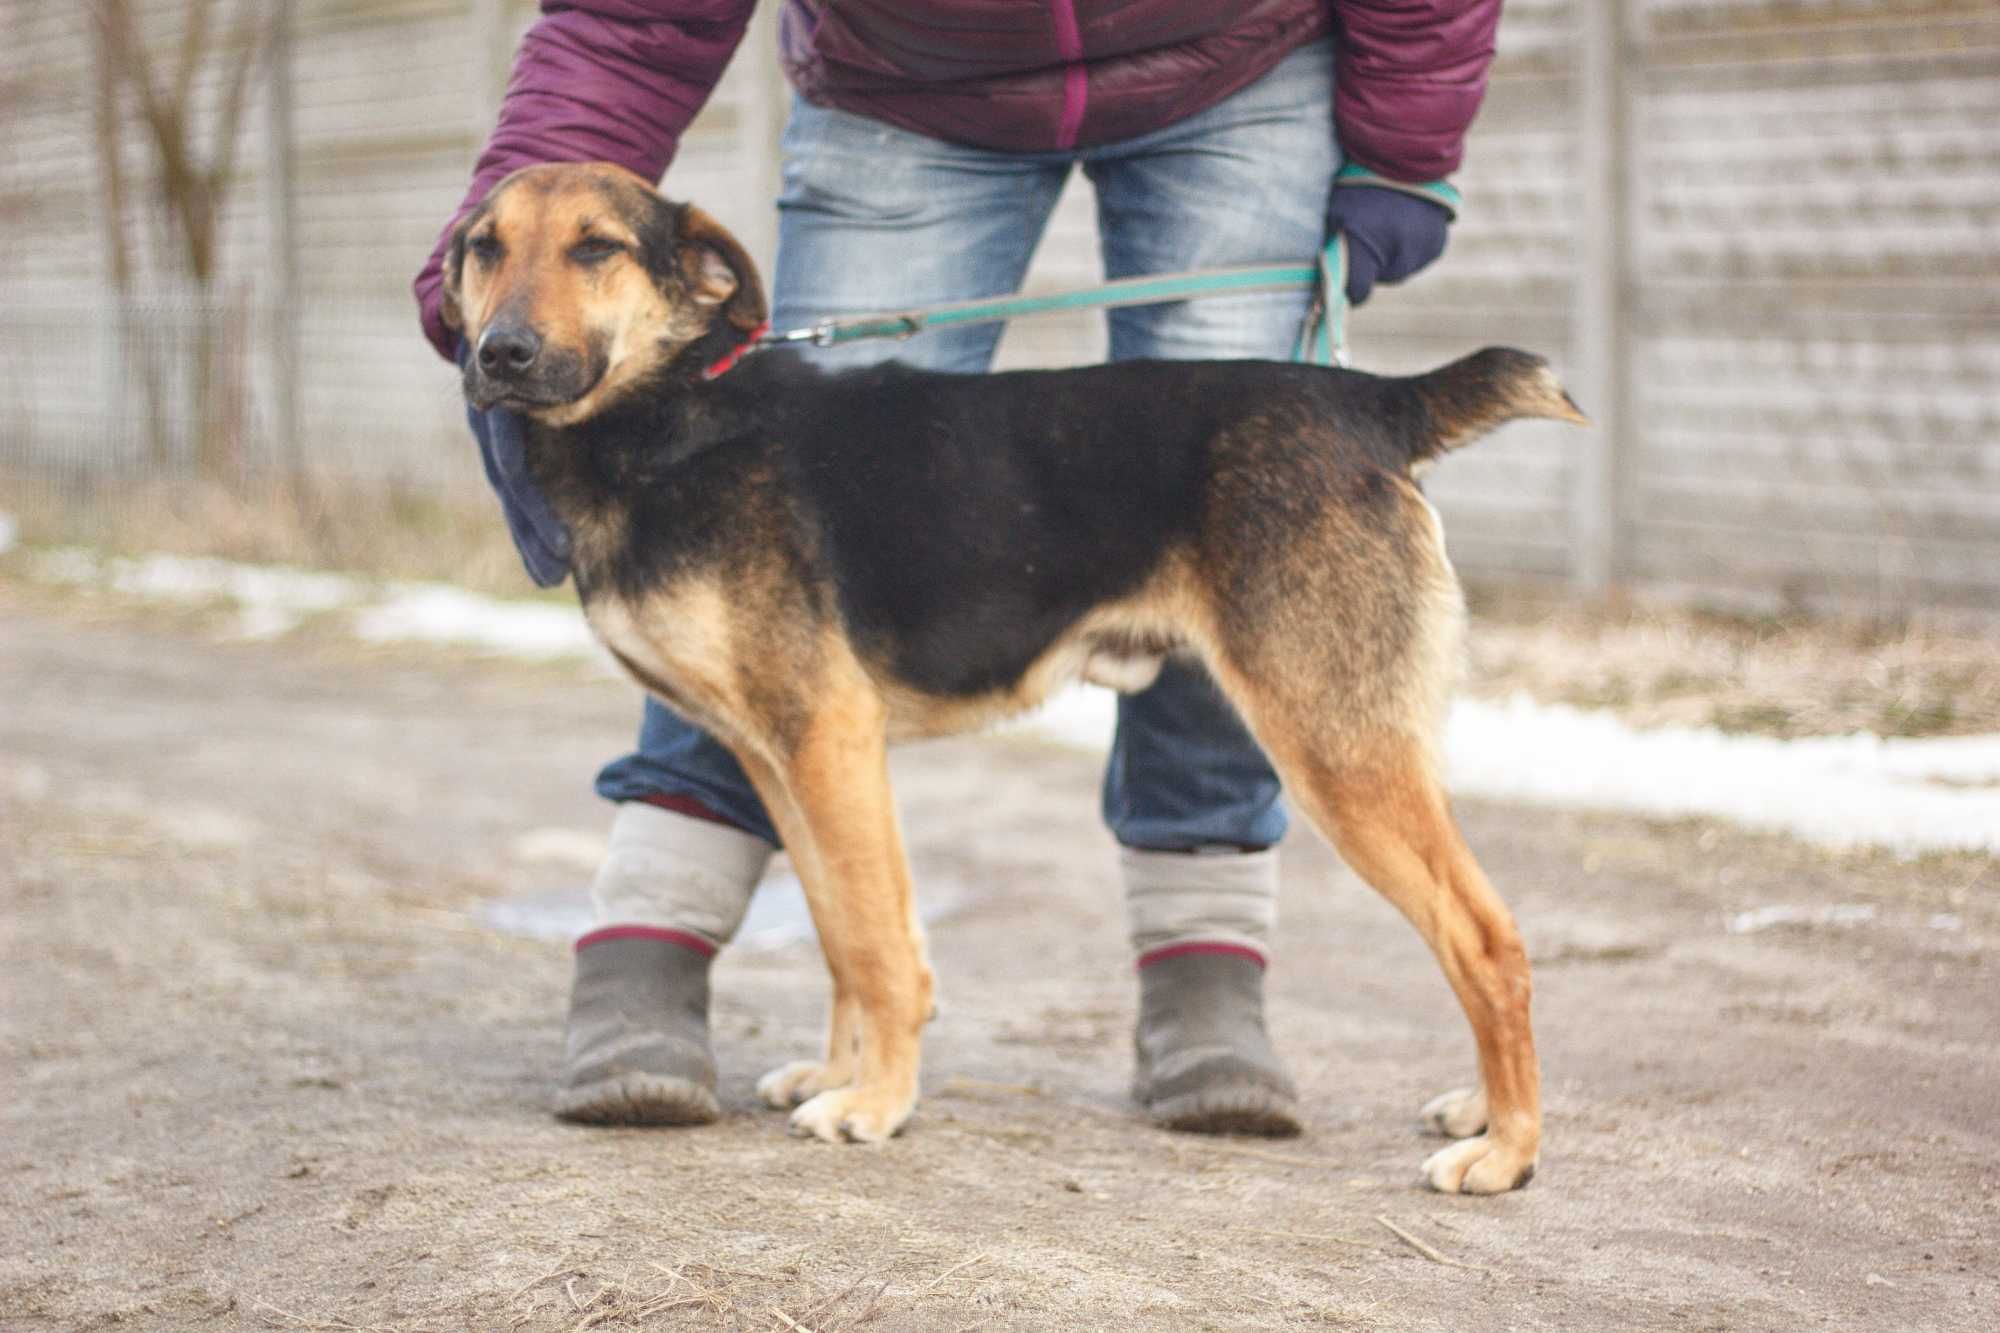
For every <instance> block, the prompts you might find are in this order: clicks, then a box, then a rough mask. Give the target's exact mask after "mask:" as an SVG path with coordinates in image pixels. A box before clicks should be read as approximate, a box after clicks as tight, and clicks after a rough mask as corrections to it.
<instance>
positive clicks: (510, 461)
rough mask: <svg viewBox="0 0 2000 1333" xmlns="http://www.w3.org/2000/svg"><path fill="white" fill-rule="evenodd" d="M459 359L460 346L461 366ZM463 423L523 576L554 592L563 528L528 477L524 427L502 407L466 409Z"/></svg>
mask: <svg viewBox="0 0 2000 1333" xmlns="http://www.w3.org/2000/svg"><path fill="white" fill-rule="evenodd" d="M465 356H466V352H465V348H464V347H462V346H461V347H460V348H459V349H458V361H459V364H460V365H461V366H463V365H464V364H465ZM465 419H466V422H467V424H468V425H470V426H471V427H472V434H473V438H475V439H477V440H478V441H479V456H480V458H481V460H482V461H484V462H485V464H486V480H487V481H488V482H489V483H491V485H492V487H493V493H494V494H495V495H498V496H499V497H500V509H501V512H503V513H504V514H506V516H507V531H508V532H509V533H510V534H511V535H512V536H513V538H514V549H515V550H517V551H519V552H520V553H521V563H522V564H524V565H526V566H527V567H528V577H529V578H531V579H533V580H534V581H535V583H536V585H537V586H539V587H543V588H553V587H555V586H556V585H557V584H558V583H561V582H562V581H563V580H564V579H566V578H568V577H569V529H568V528H567V527H565V526H564V524H563V521H562V520H561V519H560V518H558V517H557V516H556V512H555V510H553V509H551V508H550V507H549V502H548V499H547V497H545V496H544V495H543V494H542V492H541V489H540V488H539V487H537V486H536V485H535V482H534V479H533V478H532V477H530V476H529V475H528V452H527V423H526V422H525V421H523V420H522V419H521V417H520V416H519V414H517V413H514V412H509V411H508V410H507V409H505V408H503V407H496V408H492V409H490V410H488V411H484V412H482V411H480V410H479V409H478V408H476V407H470V406H468V407H467V408H466V409H465Z"/></svg>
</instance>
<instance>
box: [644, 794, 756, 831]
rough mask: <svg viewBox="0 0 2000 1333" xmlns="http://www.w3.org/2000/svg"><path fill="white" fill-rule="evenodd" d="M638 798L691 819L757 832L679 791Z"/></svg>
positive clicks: (737, 829)
mask: <svg viewBox="0 0 2000 1333" xmlns="http://www.w3.org/2000/svg"><path fill="white" fill-rule="evenodd" d="M638 799H639V800H641V801H644V802H645V803H646V804H647V805H653V806H658V807H659V808H660V809H662V810H671V811H672V812H673V813H675V814H677V815H686V816H687V817H688V818H689V819H699V820H702V821H704V822H706V823H710V824H720V825H722V827H724V828H733V829H735V830H736V831H737V832H739V833H755V832H756V830H754V829H747V828H744V827H743V826H742V825H741V824H739V823H737V822H736V821H735V820H733V819H729V818H726V817H724V816H722V815H718V814H717V813H715V811H713V810H711V809H709V808H708V807H707V806H705V805H703V804H702V803H701V802H700V801H698V800H696V799H695V798H694V797H692V796H683V795H681V794H680V793H678V792H675V793H672V794H668V793H666V792H648V793H646V795H644V796H641V797H639V798H638Z"/></svg>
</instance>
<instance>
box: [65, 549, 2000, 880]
mask: <svg viewBox="0 0 2000 1333" xmlns="http://www.w3.org/2000/svg"><path fill="white" fill-rule="evenodd" d="M32 568H33V569H34V571H35V572H36V574H37V575H38V576H39V577H41V578H44V579H46V580H48V581H51V582H58V583H75V584H93V583H105V584H108V585H109V586H110V587H112V588H114V589H115V590H117V591H119V592H122V593H125V594H127V595H130V596H136V597H144V598H150V599H155V600H169V601H175V602H187V603H202V602H217V601H222V602H230V603H233V604H235V606H236V607H237V608H238V610H239V612H240V614H241V616H242V621H241V624H240V627H239V632H240V633H242V634H245V635H249V636H253V637H271V636H273V635H277V634H282V633H285V632H287V631H288V630H289V629H291V628H292V627H293V626H295V625H296V624H297V623H298V622H299V621H300V620H302V619H304V618H305V617H307V616H310V615H318V614H324V613H327V612H332V611H339V610H350V611H351V613H352V614H351V617H350V623H351V627H352V630H353V632H354V633H355V634H356V635H358V636H359V637H360V638H362V639H364V640H367V641H369V642H372V643H386V642H421V643H433V644H451V645H459V646H465V647H471V648H475V649H478V650H481V651H484V652H490V653H494V654H499V655H504V656H509V657H518V658H525V659H529V660H536V661H547V660H554V659H563V658H582V659H594V660H597V661H599V662H608V657H607V655H606V654H605V653H604V652H603V651H602V649H600V648H599V647H598V646H597V644H596V641H595V639H594V638H593V637H592V635H591V633H590V630H589V627H588V626H587V625H586V624H585V623H584V619H583V617H582V616H581V615H580V614H578V612H577V610H576V608H575V607H573V606H568V605H560V604H557V603H553V602H510V601H503V600H500V599H497V598H492V597H482V596H480V595H478V594H476V593H471V592H467V591H465V590H464V589H461V588H455V587H452V586H450V585H448V584H439V583H399V584H393V585H390V586H389V587H388V588H386V589H383V588H380V587H377V586H375V585H371V584H368V583H366V582H363V581H361V580H357V579H353V578H348V577H346V576H343V575H338V574H321V573H315V572H312V571H309V570H299V569H284V568H277V567H263V566H253V565H242V564H236V563H232V562H229V561H224V560H205V559H191V558H186V557H179V556H151V557H147V558H145V559H141V560H126V559H116V558H113V559H100V558H99V557H98V556H97V555H95V554H94V553H92V552H89V551H82V550H75V549H55V550H48V551H42V552H38V553H36V555H35V559H34V562H33V565H32ZM1115 717H1116V703H1115V699H1114V696H1113V695H1112V694H1111V692H1110V691H1108V690H1105V689H1101V688H1097V687H1093V686H1078V687H1076V688H1074V689H1071V690H1068V691H1065V692H1063V693H1061V694H1059V695H1057V696H1056V697H1055V698H1053V699H1051V700H1050V701H1049V702H1048V703H1047V704H1046V705H1045V706H1044V707H1043V708H1041V709H1040V710H1038V711H1037V712H1035V713H1032V714H1029V715H1028V716H1027V717H1026V718H1023V719H1021V720H1019V721H1017V722H1014V723H1011V724H1009V729H1010V730H1013V731H1016V732H1018V733H1021V734H1026V735H1032V736H1039V737H1042V738H1044V739H1047V740H1050V741H1054V742H1056V743H1058V744H1062V745H1068V746H1074V747H1076V748H1079V749H1082V750H1085V751H1089V752H1092V753H1099V754H1101V753H1103V752H1104V751H1106V750H1107V749H1108V748H1109V747H1110V744H1111V732H1112V726H1113V723H1114V720H1115ZM1444 751H1445V757H1446V763H1447V772H1448V773H1449V778H1450V786H1451V790H1452V791H1453V792H1454V793H1455V794H1457V795H1460V796H1471V797H1479V798H1484V799H1489V800H1498V801H1512V802H1518V803H1524V804H1528V805H1540V806H1550V807H1556V808H1563V809H1584V810H1602V811H1610V812H1622V813H1631V814H1638V815H1644V816H1647V817H1650V818H1656V819H1679V818H1705V819H1722V820H1729V821H1733V822H1735V823H1737V824H1741V825H1744V826H1746V827H1749V828H1754V829H1762V830H1767V831H1770V832H1775V833H1783V834H1787V835H1789V836H1792V837H1796V838H1801V839H1803V840H1805V841H1807V842H1811V843H1815V844H1818V845H1821V846H1826V847H1834V848H1848V847H1884V848H1888V849H1890V850H1892V851H1895V852H1898V853H1901V854H1905V855H1916V854H1920V853H1924V852H1934V851H1972V852H1985V853H1989V854H1995V853H2000V799H1996V796H1995V793H1994V792H1993V791H1991V790H1981V789H1980V784H1992V783H1996V782H2000V736H1962V737H1948V738H1941V739H1928V740H1909V739H1883V738H1882V737H1878V736H1870V735H1853V736H1828V737H1817V738H1813V739H1808V740H1794V741H1781V740H1776V739H1773V738H1770V737H1764V736H1732V735H1725V734H1724V733H1722V732H1720V731H1716V730H1714V729H1713V728H1694V727H1661V728H1656V729H1653V730H1647V731H1640V730H1635V729H1634V728H1632V727H1631V726H1629V725H1627V724H1626V723H1625V722H1624V721H1623V720H1622V719H1620V718H1619V717H1617V716H1616V715H1615V714H1612V713H1602V712H1586V711H1583V710H1580V709H1575V708H1569V707H1564V706H1561V705H1543V704H1537V703H1535V702H1534V701H1532V700H1530V699H1528V698H1526V697H1517V698H1514V699H1511V700H1509V701H1507V702H1505V703H1499V704H1495V703H1487V702H1483V701H1480V700H1472V699H1467V700H1461V701H1460V702H1459V703H1458V704H1457V706H1456V707H1455V708H1454V709H1453V710H1452V714H1451V719H1450V724H1449V726H1448V728H1447V730H1446V736H1445V743H1444Z"/></svg>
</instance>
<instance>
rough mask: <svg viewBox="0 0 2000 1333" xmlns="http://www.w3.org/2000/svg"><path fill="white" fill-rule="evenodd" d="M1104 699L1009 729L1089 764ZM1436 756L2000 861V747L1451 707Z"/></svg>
mask: <svg viewBox="0 0 2000 1333" xmlns="http://www.w3.org/2000/svg"><path fill="white" fill-rule="evenodd" d="M1114 709H1115V703H1114V700H1113V696H1112V694H1111V692H1110V691H1108V690H1103V689H1098V688H1095V687H1078V688H1076V689H1072V690H1069V691H1066V692H1065V693H1063V694H1060V695H1058V696H1056V697H1055V698H1053V699H1051V700H1050V701H1049V702H1048V704H1047V705H1045V706H1044V707H1043V708H1042V709H1040V710H1039V711H1037V712H1034V713H1031V714H1029V715H1028V716H1027V717H1025V718H1023V719H1022V720H1021V721H1019V722H1017V723H1015V724H1014V726H1015V727H1016V728H1018V729H1019V730H1021V731H1023V732H1026V733H1028V734H1030V735H1036V736H1041V737H1043V738H1045V739H1048V740H1052V741H1055V742H1058V743H1060V744H1064V745H1070V746H1074V747H1076V748H1078V749H1082V750H1086V751H1090V752H1092V753H1102V752H1103V751H1105V750H1106V749H1108V748H1109V746H1110V737H1111V728H1112V723H1113V720H1114V718H1115V711H1114ZM1444 751H1445V759H1446V769H1447V772H1448V774H1449V784H1450V787H1451V790H1452V792H1453V794H1454V795H1458V796H1470V797H1478V798H1482V799H1486V800H1495V801H1514V802H1520V803H1524V804H1528V805H1539V806H1550V807H1555V808H1558V809H1578V810H1602V811H1608V812H1618V813H1630V814H1638V815H1645V816H1648V817H1651V818H1655V819H1682V818H1705V819H1723V820H1730V821H1733V822H1735V823H1737V824H1741V825H1744V826H1746V827H1749V828H1755V829H1763V830H1767V831H1770V832H1774V833H1783V834H1787V835H1790V836H1792V837H1796V838H1800V839H1803V840H1804V841H1806V842H1810V843H1814V844H1816V845H1819V846H1823V847H1832V848H1852V847H1884V848H1888V849H1890V850H1891V851H1895V852H1898V853H1901V854H1903V855H1918V854H1922V853H1925V852H1938V851H1971V852H1986V853H2000V800H1997V799H1995V796H1994V794H1993V793H1992V792H1990V791H1979V790H1957V789H1953V788H1951V787H1945V786H1938V785H1934V784H1936V783H1937V782H1939V781H1946V782H1978V781H1983V780H1986V779H1987V778H1988V777H1990V776H1992V775H1994V774H1996V773H2000V736H1955V737H1944V738H1938V739H1932V740H1905V739H1892V740H1884V739H1883V738H1881V737H1879V736H1868V735H1857V736H1828V737H1819V738H1814V739H1811V740H1797V741H1781V740H1776V739H1773V738H1771V737H1767V736H1732V735H1727V734H1725V733H1723V732H1720V731H1717V730H1715V729H1713V728H1709V727H1699V728H1696V727H1661V728H1657V729H1653V730H1646V731H1641V730H1637V729H1635V728H1633V727H1631V726H1630V725H1628V724H1627V723H1626V722H1625V721H1624V720H1623V719H1621V718H1619V717H1618V716H1617V715H1616V714H1613V713H1603V712H1585V711H1583V710H1581V709H1576V708H1569V707H1566V706H1563V705H1560V704H1554V705H1550V704H1538V703H1535V702H1534V701H1533V700H1531V699H1528V698H1526V697H1516V698H1514V699H1511V700H1508V701H1507V702H1505V703H1499V704H1494V703H1487V702H1484V701H1481V700H1477V699H1462V700H1460V701H1459V702H1458V703H1457V704H1456V706H1454V707H1453V709H1452V712H1451V719H1450V723H1449V725H1448V726H1447V728H1446V732H1445V742H1444Z"/></svg>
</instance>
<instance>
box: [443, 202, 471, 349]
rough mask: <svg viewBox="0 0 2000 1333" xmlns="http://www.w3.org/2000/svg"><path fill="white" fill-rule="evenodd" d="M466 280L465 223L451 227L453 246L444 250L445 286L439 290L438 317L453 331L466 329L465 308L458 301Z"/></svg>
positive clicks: (457, 331)
mask: <svg viewBox="0 0 2000 1333" xmlns="http://www.w3.org/2000/svg"><path fill="white" fill-rule="evenodd" d="M464 281H465V223H463V222H461V223H459V224H458V225H457V226H456V227H453V228H452V229H451V247H450V248H449V249H447V250H446V251H445V252H444V286H443V287H441V288H439V291H438V319H439V320H441V321H442V322H443V324H444V326H445V327H446V328H448V329H450V330H451V331H452V332H453V333H463V332H464V331H465V310H464V308H463V307H461V306H460V305H459V303H458V292H459V285H460V284H461V283H463V282H464Z"/></svg>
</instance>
